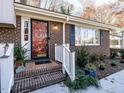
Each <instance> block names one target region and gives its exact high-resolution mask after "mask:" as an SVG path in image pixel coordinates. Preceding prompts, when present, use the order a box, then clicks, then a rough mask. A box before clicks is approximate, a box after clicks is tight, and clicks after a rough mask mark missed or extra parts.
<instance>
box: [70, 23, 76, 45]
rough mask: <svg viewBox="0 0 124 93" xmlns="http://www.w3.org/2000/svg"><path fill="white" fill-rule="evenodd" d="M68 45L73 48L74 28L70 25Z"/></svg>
mask: <svg viewBox="0 0 124 93" xmlns="http://www.w3.org/2000/svg"><path fill="white" fill-rule="evenodd" d="M70 45H71V46H75V26H74V25H70Z"/></svg>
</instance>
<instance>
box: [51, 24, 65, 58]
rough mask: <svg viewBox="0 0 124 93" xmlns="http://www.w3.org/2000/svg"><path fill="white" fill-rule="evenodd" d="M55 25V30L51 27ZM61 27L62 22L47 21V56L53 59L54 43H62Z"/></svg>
mask: <svg viewBox="0 0 124 93" xmlns="http://www.w3.org/2000/svg"><path fill="white" fill-rule="evenodd" d="M55 25H56V26H58V29H57V30H54V29H53V27H54V26H55ZM62 29H63V28H62V23H59V22H49V37H50V40H49V57H50V58H51V59H55V44H62V39H63V34H62Z"/></svg>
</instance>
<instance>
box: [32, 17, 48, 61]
mask: <svg viewBox="0 0 124 93" xmlns="http://www.w3.org/2000/svg"><path fill="white" fill-rule="evenodd" d="M33 20H34V21H39V22H46V23H47V55H46V57H37V58H33V54H32V49H33V48H32V40H33V38H32V36H33V34H32V32H33V28H32V21H33ZM48 37H49V22H48V21H44V20H38V19H31V59H34V60H35V59H46V58H49V40H48Z"/></svg>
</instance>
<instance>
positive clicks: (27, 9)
mask: <svg viewBox="0 0 124 93" xmlns="http://www.w3.org/2000/svg"><path fill="white" fill-rule="evenodd" d="M15 10H16V11H23V12H26V13H28V12H30V13H34V14H39V15H44V16H47V17H49V18H54V19H60V20H63V22H65V21H66V20H67V18H68V23H71V22H73V24H75V23H79V24H86V25H91V26H96V27H101V28H102V29H109V30H119V31H123V29H122V28H119V27H115V26H111V25H106V24H103V23H100V22H95V21H90V20H86V19H81V18H79V17H74V16H69V15H65V14H61V13H56V12H52V11H48V10H44V9H41V8H36V7H32V6H27V5H22V4H19V3H15ZM52 21H53V20H52Z"/></svg>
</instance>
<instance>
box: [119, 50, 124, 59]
mask: <svg viewBox="0 0 124 93" xmlns="http://www.w3.org/2000/svg"><path fill="white" fill-rule="evenodd" d="M120 54H121V58H124V50H120Z"/></svg>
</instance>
